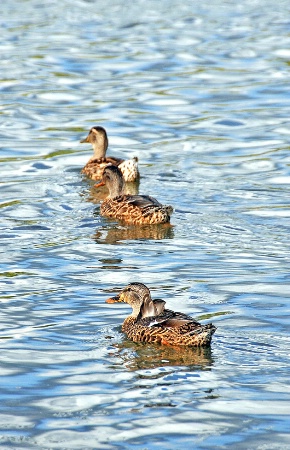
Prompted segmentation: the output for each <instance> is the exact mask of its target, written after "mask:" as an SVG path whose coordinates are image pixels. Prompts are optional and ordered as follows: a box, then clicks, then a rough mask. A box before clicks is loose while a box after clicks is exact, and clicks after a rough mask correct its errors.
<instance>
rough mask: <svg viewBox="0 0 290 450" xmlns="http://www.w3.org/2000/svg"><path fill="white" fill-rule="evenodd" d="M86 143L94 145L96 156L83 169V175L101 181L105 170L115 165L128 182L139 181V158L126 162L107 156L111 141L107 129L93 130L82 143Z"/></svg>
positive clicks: (95, 128) (96, 128)
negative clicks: (109, 165)
mask: <svg viewBox="0 0 290 450" xmlns="http://www.w3.org/2000/svg"><path fill="white" fill-rule="evenodd" d="M84 142H87V143H90V144H92V146H93V149H94V155H93V156H92V158H91V159H90V160H89V161H88V162H87V164H86V165H85V167H84V168H83V169H82V173H84V174H85V175H87V176H88V177H89V178H91V179H92V180H100V179H101V178H102V174H103V171H104V168H105V167H107V165H108V164H113V165H114V166H118V167H119V169H120V170H121V172H122V174H123V177H124V180H125V181H126V182H130V181H136V180H137V179H138V177H139V171H138V158H137V157H134V158H132V159H127V160H124V159H120V158H115V157H113V156H106V151H107V148H108V144H109V141H108V136H107V133H106V130H105V128H103V127H99V126H97V127H93V128H91V129H90V132H89V134H88V136H87V137H86V138H85V139H82V140H81V143H84Z"/></svg>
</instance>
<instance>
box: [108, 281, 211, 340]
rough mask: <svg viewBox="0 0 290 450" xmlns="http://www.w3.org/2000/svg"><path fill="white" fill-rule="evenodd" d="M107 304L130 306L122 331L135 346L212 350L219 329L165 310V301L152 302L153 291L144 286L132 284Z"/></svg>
mask: <svg viewBox="0 0 290 450" xmlns="http://www.w3.org/2000/svg"><path fill="white" fill-rule="evenodd" d="M106 302H107V303H119V302H124V303H128V305H130V306H131V307H132V309H133V312H132V314H131V315H130V316H129V317H127V318H126V319H125V320H124V323H123V325H122V331H123V332H124V333H126V334H127V336H128V338H130V339H131V340H132V341H134V342H154V343H159V344H167V345H176V346H179V345H182V346H183V345H188V346H194V347H199V346H203V347H204V346H209V345H210V343H211V338H212V335H213V334H214V332H215V330H216V327H215V326H214V325H213V324H211V323H209V324H207V325H201V324H200V323H199V322H197V321H196V320H195V319H193V318H192V317H190V316H187V315H186V314H183V313H180V312H174V311H171V310H170V309H165V301H164V300H152V298H151V294H150V290H149V289H148V287H147V286H145V285H144V284H142V283H130V284H128V286H126V287H125V288H124V289H123V290H122V292H121V293H120V294H119V295H117V296H116V297H112V298H108V299H107V300H106Z"/></svg>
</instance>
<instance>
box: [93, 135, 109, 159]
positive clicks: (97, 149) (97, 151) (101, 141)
mask: <svg viewBox="0 0 290 450" xmlns="http://www.w3.org/2000/svg"><path fill="white" fill-rule="evenodd" d="M107 148H108V138H107V137H106V136H98V139H97V140H96V141H95V142H93V149H94V159H100V158H105V156H106V151H107Z"/></svg>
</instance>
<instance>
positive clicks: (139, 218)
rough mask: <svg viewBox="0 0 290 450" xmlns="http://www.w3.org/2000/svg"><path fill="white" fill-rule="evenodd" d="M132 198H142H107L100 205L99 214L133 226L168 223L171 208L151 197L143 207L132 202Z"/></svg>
mask: <svg viewBox="0 0 290 450" xmlns="http://www.w3.org/2000/svg"><path fill="white" fill-rule="evenodd" d="M134 198H136V199H139V198H140V199H141V200H142V196H130V195H121V196H119V197H116V198H113V199H111V198H108V199H106V200H104V201H103V203H102V205H101V214H102V215H103V216H105V217H112V218H116V219H119V220H124V221H125V222H127V223H129V224H133V225H142V224H144V225H145V224H161V223H168V222H170V215H171V214H172V207H171V206H166V205H161V204H160V203H159V202H157V200H155V199H153V198H151V197H145V196H144V197H143V198H144V199H150V200H151V202H150V201H148V202H147V203H145V205H142V204H140V203H142V202H139V204H138V202H137V201H136V202H134Z"/></svg>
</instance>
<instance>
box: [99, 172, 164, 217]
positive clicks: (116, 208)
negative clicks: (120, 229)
mask: <svg viewBox="0 0 290 450" xmlns="http://www.w3.org/2000/svg"><path fill="white" fill-rule="evenodd" d="M104 185H106V186H107V187H108V189H109V196H108V197H107V198H106V199H105V200H104V201H103V203H102V204H101V214H102V216H105V217H114V218H116V219H120V220H124V221H125V222H127V223H131V224H134V225H143V224H159V223H167V222H169V221H170V215H171V214H172V212H173V208H172V206H166V205H161V203H159V202H158V201H157V200H156V199H155V198H153V197H149V196H148V195H130V194H124V193H123V190H124V178H123V176H122V172H121V171H120V170H119V168H118V167H116V166H107V167H106V168H105V170H104V172H103V177H102V181H101V182H100V183H98V184H95V187H99V186H104Z"/></svg>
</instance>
